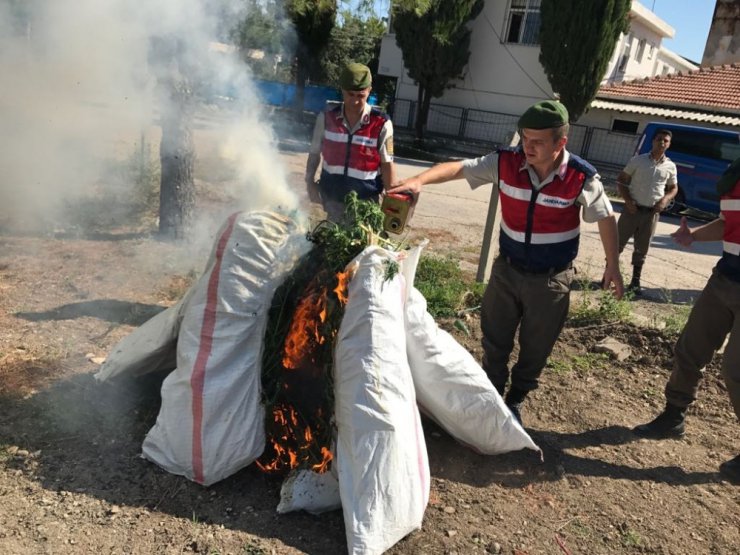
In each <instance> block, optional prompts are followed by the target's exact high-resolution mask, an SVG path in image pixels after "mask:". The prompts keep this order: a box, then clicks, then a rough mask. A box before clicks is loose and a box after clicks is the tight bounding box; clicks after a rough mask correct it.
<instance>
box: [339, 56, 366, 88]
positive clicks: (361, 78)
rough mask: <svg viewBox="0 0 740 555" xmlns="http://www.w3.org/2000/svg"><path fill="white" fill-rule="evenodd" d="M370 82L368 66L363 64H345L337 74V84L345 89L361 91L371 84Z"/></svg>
mask: <svg viewBox="0 0 740 555" xmlns="http://www.w3.org/2000/svg"><path fill="white" fill-rule="evenodd" d="M372 82H373V77H372V75H371V74H370V68H369V67H367V66H366V65H363V64H357V63H351V64H347V65H346V66H344V68H343V69H342V74H341V75H340V76H339V86H340V87H341V88H342V89H344V90H345V91H361V90H362V89H367V88H368V87H369V86H370V85H372Z"/></svg>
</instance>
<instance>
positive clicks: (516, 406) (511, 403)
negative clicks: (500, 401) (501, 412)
mask: <svg viewBox="0 0 740 555" xmlns="http://www.w3.org/2000/svg"><path fill="white" fill-rule="evenodd" d="M527 393H529V392H528V391H524V390H523V389H519V388H517V387H512V388H511V389H509V393H508V394H507V395H506V399H505V402H506V406H507V407H509V410H510V411H511V414H512V415H513V416H514V418H516V421H517V422H519V424H522V403H523V402H524V398H525V397H526V396H527ZM523 425H524V424H522V426H523Z"/></svg>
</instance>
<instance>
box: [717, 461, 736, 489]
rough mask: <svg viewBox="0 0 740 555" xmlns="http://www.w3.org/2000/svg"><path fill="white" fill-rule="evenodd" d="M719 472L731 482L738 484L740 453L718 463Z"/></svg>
mask: <svg viewBox="0 0 740 555" xmlns="http://www.w3.org/2000/svg"><path fill="white" fill-rule="evenodd" d="M719 473H720V474H722V476H723V477H724V478H726V479H727V481H729V482H732V483H733V484H740V455H738V456H737V457H735V458H734V459H730V460H729V461H726V462H723V463H722V464H721V465H719Z"/></svg>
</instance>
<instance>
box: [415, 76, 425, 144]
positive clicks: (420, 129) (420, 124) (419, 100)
mask: <svg viewBox="0 0 740 555" xmlns="http://www.w3.org/2000/svg"><path fill="white" fill-rule="evenodd" d="M417 91H418V92H417V95H416V122H415V124H414V131H415V134H416V137H415V138H416V142H419V143H420V142H421V141H423V140H424V126H425V125H426V118H425V117H424V108H423V106H424V87H423V86H422V85H421V84H419V86H418V87H417Z"/></svg>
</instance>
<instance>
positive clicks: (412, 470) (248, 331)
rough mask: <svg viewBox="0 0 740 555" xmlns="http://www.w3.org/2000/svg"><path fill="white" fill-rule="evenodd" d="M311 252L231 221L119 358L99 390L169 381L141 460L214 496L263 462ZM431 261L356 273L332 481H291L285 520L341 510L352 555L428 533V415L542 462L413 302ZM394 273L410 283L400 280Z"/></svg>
mask: <svg viewBox="0 0 740 555" xmlns="http://www.w3.org/2000/svg"><path fill="white" fill-rule="evenodd" d="M310 248H311V245H310V243H309V242H308V241H307V240H306V239H305V232H304V230H302V229H301V228H300V226H299V225H298V224H297V223H296V222H295V221H294V220H292V219H291V218H290V217H288V216H285V215H282V214H278V213H274V212H251V213H238V214H234V215H233V216H231V217H230V218H229V219H228V220H227V222H226V223H225V225H224V226H223V228H222V229H221V230H220V231H219V233H218V236H217V240H216V244H215V246H214V248H213V251H212V253H211V255H210V257H209V260H208V264H207V266H206V269H205V272H204V273H203V275H202V277H201V278H200V279H199V280H198V281H197V282H196V283H195V284H194V285H193V286H192V287H191V288H190V290H189V291H188V292H187V294H186V295H185V296H184V297H183V298H182V299H181V300H180V301H179V302H178V303H177V304H176V305H174V306H172V307H170V308H169V309H167V310H165V311H164V312H161V313H160V314H158V315H157V316H155V317H154V318H152V319H151V320H149V321H148V322H146V323H145V324H143V325H142V326H141V327H139V328H137V329H136V330H135V331H134V332H133V333H132V334H130V335H129V336H127V337H126V338H124V339H123V340H122V341H121V342H120V343H119V344H118V345H117V346H116V347H115V348H114V350H113V352H112V353H111V354H110V355H109V357H108V359H107V360H106V362H105V363H104V364H103V366H102V367H101V369H100V371H99V372H98V374H96V378H97V379H98V380H99V381H101V382H102V381H107V380H111V379H114V378H116V377H120V376H124V375H126V376H134V375H142V374H144V373H148V372H155V371H162V370H171V371H170V373H169V374H168V375H167V377H166V378H165V380H164V382H163V384H162V391H161V393H162V407H161V410H160V413H159V415H158V417H157V422H156V424H155V425H154V426H153V427H152V429H151V430H150V431H149V433H148V434H147V435H146V438H145V439H144V443H143V448H142V451H143V456H144V457H145V458H147V459H148V460H150V461H152V462H154V463H156V464H157V465H159V466H161V467H162V468H164V469H165V470H167V471H168V472H171V473H174V474H178V475H182V476H185V477H187V478H189V479H190V480H193V481H195V482H197V483H199V484H203V485H206V486H207V485H210V484H213V483H214V482H217V481H219V480H222V479H224V478H226V477H227V476H229V475H231V474H233V473H234V472H236V471H238V470H240V469H241V468H244V467H245V466H247V465H249V464H251V463H252V462H254V461H255V460H256V459H257V458H258V457H259V456H260V455H261V454H262V452H263V451H264V448H265V429H264V422H265V409H264V406H263V405H262V402H261V387H260V379H261V361H262V354H263V353H262V349H263V339H264V336H265V329H266V326H267V321H268V311H269V308H270V303H271V300H272V296H273V294H274V293H275V290H276V289H277V288H278V287H279V286H280V285H281V284H282V282H283V281H284V280H285V278H286V277H287V276H288V275H289V274H290V272H291V271H292V270H293V268H295V266H296V264H297V262H298V259H299V258H300V257H301V256H302V255H304V254H305V253H307V252H308V251H309V250H310ZM421 249H422V247H421V246H420V247H417V248H415V249H412V250H411V251H403V252H394V251H388V250H385V249H382V248H380V247H377V246H373V247H368V248H366V249H365V250H364V251H363V252H362V253H361V254H360V255H358V256H357V257H356V258H355V259H354V260H353V261H352V262H351V263H350V264H349V266H348V270H349V271H350V274H351V276H352V277H351V280H350V283H349V287H348V301H347V305H346V306H345V312H344V317H343V320H342V324H341V327H340V329H339V334H338V336H337V343H336V351H335V362H334V397H335V414H334V423H335V426H336V439H335V445H334V449H333V455H334V459H333V462H332V466H331V470H330V472H327V473H324V474H315V473H313V472H311V471H307V470H304V471H301V472H297V473H294V474H292V475H291V476H289V478H288V479H286V481H285V482H284V484H283V488H282V492H281V500H280V504H279V505H278V511H279V512H288V511H292V510H299V509H303V510H308V511H311V512H314V513H318V512H322V511H325V510H331V509H337V508H339V507H340V506H341V508H342V510H343V514H344V522H345V529H346V535H347V548H348V552H349V553H353V554H354V553H357V554H359V553H362V554H375V553H382V552H384V551H385V550H387V549H389V548H390V547H391V546H393V545H394V544H395V543H396V542H398V541H399V540H400V539H402V538H403V537H404V536H406V535H407V534H409V533H410V532H412V531H414V530H416V529H419V528H420V527H421V523H422V519H423V515H424V511H425V509H426V506H427V503H428V500H429V483H430V480H429V463H428V458H427V452H426V444H425V440H424V433H423V430H422V426H421V419H420V412H422V413H424V414H425V415H426V416H428V417H429V418H431V419H433V420H434V421H436V422H437V423H438V424H439V425H440V426H441V427H442V428H443V429H445V430H446V431H447V432H448V433H449V434H450V435H452V436H453V437H454V438H456V439H457V440H458V441H459V442H460V443H462V444H464V445H466V446H468V447H470V448H472V449H474V450H476V451H477V452H480V453H483V454H491V455H493V454H500V453H505V452H508V451H516V450H520V449H533V450H536V451H539V448H538V447H537V446H536V445H535V444H534V442H533V441H532V439H531V438H530V437H529V435H528V434H527V433H526V432H525V431H524V429H523V428H522V427H521V426H520V425H519V423H518V422H517V421H516V420H515V419H514V418H513V417H512V415H511V413H510V411H509V410H508V408H507V407H506V405H505V404H504V403H503V401H502V399H501V397H500V395H499V394H498V392H497V391H496V390H495V389H494V388H493V386H492V385H491V383H490V381H489V380H488V378H487V376H486V374H485V372H484V371H483V370H482V369H481V367H480V366H479V365H478V364H477V362H476V361H475V359H474V358H473V357H472V356H471V355H470V353H468V352H467V351H466V350H465V349H464V348H463V347H462V346H461V345H460V344H458V343H457V342H456V341H455V340H454V339H453V338H452V337H451V336H450V335H449V334H447V333H446V332H444V331H443V330H441V329H440V328H439V327H438V326H437V325H436V323H435V322H434V319H433V318H432V317H431V316H430V315H429V313H428V312H427V310H426V301H425V299H424V297H423V296H422V295H421V293H419V291H418V290H416V289H415V288H414V287H413V278H414V274H415V271H416V265H417V262H418V259H419V256H420V253H421ZM389 263H398V264H399V266H400V268H401V271H400V272H399V273H398V274H396V275H395V276H394V277H392V278H390V279H389V278H388V277H387V267H388V264H389Z"/></svg>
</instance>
